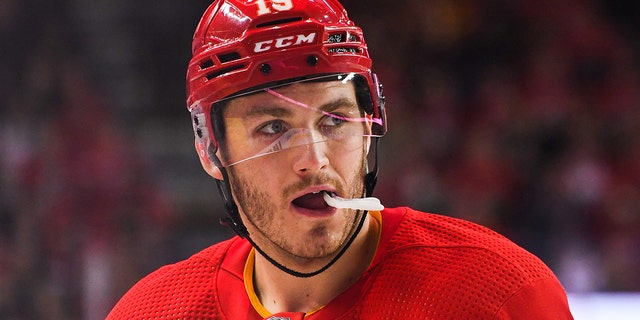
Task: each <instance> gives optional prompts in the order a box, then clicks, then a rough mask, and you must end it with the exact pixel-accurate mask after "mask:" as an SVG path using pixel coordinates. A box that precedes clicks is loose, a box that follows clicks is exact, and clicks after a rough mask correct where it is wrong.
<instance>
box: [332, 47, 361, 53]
mask: <svg viewBox="0 0 640 320" xmlns="http://www.w3.org/2000/svg"><path fill="white" fill-rule="evenodd" d="M327 51H329V53H334V54H341V53H351V54H359V53H360V50H359V49H358V48H349V47H339V48H330V49H329V50H327Z"/></svg>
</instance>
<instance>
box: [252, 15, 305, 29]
mask: <svg viewBox="0 0 640 320" xmlns="http://www.w3.org/2000/svg"><path fill="white" fill-rule="evenodd" d="M296 21H302V17H292V18H286V19H278V20H272V21H267V22H263V23H260V24H258V25H256V28H264V27H272V26H277V25H281V24H287V23H290V22H296Z"/></svg>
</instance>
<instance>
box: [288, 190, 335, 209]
mask: <svg viewBox="0 0 640 320" xmlns="http://www.w3.org/2000/svg"><path fill="white" fill-rule="evenodd" d="M325 192H327V191H319V192H312V193H307V194H305V195H303V196H301V197H298V198H296V199H294V200H293V201H292V202H291V203H292V204H293V205H294V206H296V207H298V208H302V209H307V210H326V209H327V208H330V207H329V205H328V204H327V202H326V201H325V200H324V194H325ZM327 193H329V192H327ZM329 194H331V193H329Z"/></svg>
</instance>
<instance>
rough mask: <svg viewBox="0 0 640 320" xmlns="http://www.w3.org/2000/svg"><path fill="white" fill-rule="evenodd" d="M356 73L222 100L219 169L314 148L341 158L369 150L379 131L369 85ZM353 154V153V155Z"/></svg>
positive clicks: (379, 134) (259, 90) (381, 123)
mask: <svg viewBox="0 0 640 320" xmlns="http://www.w3.org/2000/svg"><path fill="white" fill-rule="evenodd" d="M356 78H357V75H355V74H347V75H333V76H331V77H320V78H313V79H306V80H304V81H296V82H289V83H286V84H283V85H282V84H281V85H274V86H269V87H265V88H260V89H258V90H252V91H250V92H246V93H243V94H240V95H235V96H234V97H231V98H227V99H225V101H222V104H219V105H223V106H224V107H223V110H222V111H221V115H222V117H223V123H224V127H225V128H224V132H225V139H224V142H222V143H221V146H222V149H221V150H220V152H221V154H220V160H221V162H222V165H223V166H224V167H230V166H234V165H238V164H242V163H247V162H250V161H251V160H253V159H257V158H261V157H265V156H272V157H275V156H277V155H282V154H287V153H291V152H301V150H306V149H308V148H311V147H313V148H319V149H321V150H322V151H323V152H325V153H333V154H339V155H341V156H346V155H349V154H351V153H354V152H358V153H359V155H360V156H361V155H362V154H363V153H365V152H366V151H367V150H368V145H369V142H370V138H371V137H380V136H381V135H382V134H383V133H384V132H383V130H382V129H380V128H383V127H384V119H382V118H376V117H374V116H373V115H372V114H370V113H367V112H365V111H364V110H365V109H366V110H373V107H372V106H371V105H368V106H363V104H366V103H371V101H373V100H372V98H371V94H370V92H369V90H368V86H366V85H363V84H362V83H361V82H358V83H357V82H354V79H356ZM354 155H355V154H354Z"/></svg>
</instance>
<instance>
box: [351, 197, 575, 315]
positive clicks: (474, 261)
mask: <svg viewBox="0 0 640 320" xmlns="http://www.w3.org/2000/svg"><path fill="white" fill-rule="evenodd" d="M382 217H383V223H382V227H383V231H382V239H383V241H381V243H380V247H379V248H378V251H379V256H377V257H376V260H377V261H376V264H375V265H373V266H372V268H371V269H370V272H371V276H372V277H371V280H372V281H371V283H370V291H368V294H367V295H366V296H365V297H364V301H363V304H362V305H365V304H366V306H367V308H363V309H362V310H364V311H363V312H364V313H363V314H364V315H367V316H373V315H375V316H377V317H381V318H385V317H391V316H392V314H394V313H398V312H400V313H402V312H409V311H406V310H411V311H410V312H414V313H415V315H418V314H420V315H425V314H428V315H429V317H427V318H433V319H442V318H447V319H449V318H456V319H457V318H467V319H487V318H490V319H494V317H495V319H501V318H502V316H504V313H505V312H506V313H507V317H506V318H508V317H514V316H515V317H516V318H518V319H530V318H531V319H549V318H548V317H547V316H543V314H544V313H547V314H549V317H551V319H570V316H567V315H568V313H569V312H568V305H567V302H566V294H565V293H564V289H563V288H562V286H561V285H560V283H559V281H558V280H557V278H556V277H555V275H554V274H553V272H552V271H551V270H550V269H549V268H548V267H547V265H546V264H545V263H544V262H542V261H541V260H540V259H539V258H538V257H536V256H535V255H534V254H532V253H530V252H528V251H527V250H525V249H523V248H521V247H520V246H518V245H516V244H515V243H513V242H512V241H510V240H509V239H507V238H506V237H504V236H502V235H500V234H498V233H496V232H494V231H492V230H490V229H488V228H486V227H483V226H480V225H478V224H475V223H472V222H469V221H466V220H461V219H457V218H453V217H448V216H443V215H436V214H430V213H424V212H419V211H415V210H412V209H410V208H394V209H386V210H384V211H383V212H382ZM541 292H545V293H546V296H544V295H540V294H539V293H541ZM523 295H524V296H523ZM514 297H519V298H518V299H514ZM552 297H553V298H552ZM398 299H402V301H404V304H403V306H402V310H396V309H394V307H390V306H388V305H385V304H383V305H385V306H386V307H385V308H377V307H375V306H377V305H378V304H380V303H382V301H388V300H398ZM425 301H428V302H429V303H428V304H425ZM525 301H526V302H527V303H528V304H524V302H525ZM372 306H373V307H372ZM549 308H552V309H553V310H550V309H549ZM514 310H523V311H522V312H530V311H531V310H539V311H535V312H534V313H531V314H530V316H531V317H528V316H527V315H523V314H514ZM548 311H550V312H548ZM497 315H501V316H500V317H498V316H497ZM554 316H555V317H556V318H553V317H554Z"/></svg>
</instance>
